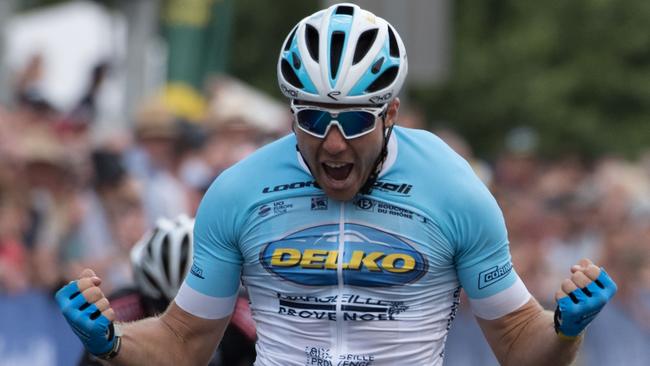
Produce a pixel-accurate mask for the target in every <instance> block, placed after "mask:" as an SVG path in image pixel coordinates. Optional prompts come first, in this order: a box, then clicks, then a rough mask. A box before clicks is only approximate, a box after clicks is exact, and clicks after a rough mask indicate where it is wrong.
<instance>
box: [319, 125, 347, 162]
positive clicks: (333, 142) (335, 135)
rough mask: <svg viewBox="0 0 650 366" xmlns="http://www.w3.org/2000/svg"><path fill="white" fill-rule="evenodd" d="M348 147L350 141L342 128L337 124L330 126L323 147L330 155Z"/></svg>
mask: <svg viewBox="0 0 650 366" xmlns="http://www.w3.org/2000/svg"><path fill="white" fill-rule="evenodd" d="M347 147H348V142H347V140H346V139H345V137H343V134H342V133H341V130H339V127H338V126H336V125H332V126H330V130H329V131H327V135H325V139H324V140H323V149H324V150H325V151H326V152H327V153H328V154H330V155H336V154H338V153H341V152H343V151H344V150H345V149H346V148H347Z"/></svg>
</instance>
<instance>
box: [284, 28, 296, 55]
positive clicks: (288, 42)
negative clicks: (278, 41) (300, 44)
mask: <svg viewBox="0 0 650 366" xmlns="http://www.w3.org/2000/svg"><path fill="white" fill-rule="evenodd" d="M296 29H298V26H295V27H293V30H292V31H291V35H290V36H289V38H287V43H285V44H284V50H285V51H288V50H289V48H290V47H291V42H293V37H294V36H295V35H296Z"/></svg>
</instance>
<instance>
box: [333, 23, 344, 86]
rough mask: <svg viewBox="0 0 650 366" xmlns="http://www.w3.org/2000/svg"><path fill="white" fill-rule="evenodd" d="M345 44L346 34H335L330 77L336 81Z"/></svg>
mask: <svg viewBox="0 0 650 366" xmlns="http://www.w3.org/2000/svg"><path fill="white" fill-rule="evenodd" d="M344 42H345V33H343V32H339V31H337V32H333V33H332V39H331V43H330V77H331V78H332V79H336V74H337V73H338V72H339V64H340V63H341V54H342V52H343V43H344Z"/></svg>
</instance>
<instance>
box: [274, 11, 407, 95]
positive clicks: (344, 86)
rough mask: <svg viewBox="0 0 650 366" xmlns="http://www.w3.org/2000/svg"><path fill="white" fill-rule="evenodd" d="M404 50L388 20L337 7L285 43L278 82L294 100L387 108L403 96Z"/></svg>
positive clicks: (316, 17) (310, 19)
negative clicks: (387, 105) (395, 99)
mask: <svg viewBox="0 0 650 366" xmlns="http://www.w3.org/2000/svg"><path fill="white" fill-rule="evenodd" d="M407 71H408V65H407V60H406V50H405V48H404V44H403V43H402V40H401V38H400V36H399V34H397V32H396V31H395V29H394V28H393V27H392V26H391V25H390V24H389V23H388V22H386V21H385V20H384V19H382V18H380V17H377V16H375V15H374V14H373V13H371V12H369V11H366V10H363V9H361V8H360V7H359V6H357V5H355V4H347V3H343V4H336V5H333V6H330V7H329V8H327V9H325V10H321V11H319V12H317V13H314V14H312V15H310V16H308V17H306V18H305V19H303V20H301V21H300V22H299V23H298V24H297V25H296V26H295V27H294V28H293V30H292V31H291V32H290V33H289V35H288V36H287V38H286V39H285V41H284V44H283V47H282V50H281V51H280V57H279V60H278V70H277V72H278V83H279V86H280V90H281V91H282V93H283V94H284V95H285V96H286V97H288V98H291V99H299V100H302V101H312V102H321V103H340V104H383V103H387V102H389V101H390V100H392V99H393V98H394V97H395V96H397V94H398V93H399V91H400V89H401V88H402V85H403V84H404V79H405V78H406V74H407Z"/></svg>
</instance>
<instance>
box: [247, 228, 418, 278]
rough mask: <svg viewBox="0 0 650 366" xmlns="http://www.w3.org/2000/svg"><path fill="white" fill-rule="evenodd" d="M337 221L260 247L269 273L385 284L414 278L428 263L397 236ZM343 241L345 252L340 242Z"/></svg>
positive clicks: (281, 275) (288, 276) (284, 276)
mask: <svg viewBox="0 0 650 366" xmlns="http://www.w3.org/2000/svg"><path fill="white" fill-rule="evenodd" d="M345 227H346V230H345V231H344V232H343V233H341V232H340V231H339V230H338V225H337V224H332V225H323V226H317V227H313V228H309V229H305V230H302V231H299V232H296V233H294V234H291V235H289V236H287V237H286V238H284V239H280V240H277V241H274V242H270V243H268V244H267V245H266V246H265V247H264V249H263V250H262V251H261V252H260V261H261V262H262V264H263V265H264V267H265V268H266V269H267V270H268V271H269V272H271V273H273V274H276V275H278V276H280V277H282V278H284V279H286V280H288V281H291V282H294V283H298V284H301V285H310V286H332V285H336V284H337V283H338V280H337V268H338V267H339V266H341V269H342V271H343V282H344V283H345V284H347V285H352V286H364V287H387V286H397V285H404V284H406V283H410V282H414V281H417V280H418V279H419V278H420V277H422V276H423V275H424V274H425V273H426V271H427V268H428V263H427V261H426V259H425V257H424V256H423V255H422V254H421V253H420V252H418V251H416V250H415V249H414V248H413V247H412V246H411V245H410V244H408V243H407V242H406V241H404V240H403V239H401V238H398V237H396V236H394V235H391V234H388V233H386V232H383V231H380V230H377V229H374V228H371V227H368V226H363V225H358V224H347V225H346V226H345ZM340 241H343V243H342V244H343V248H344V251H343V253H342V254H341V253H339V246H340V245H339V244H340V243H339V242H340Z"/></svg>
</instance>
